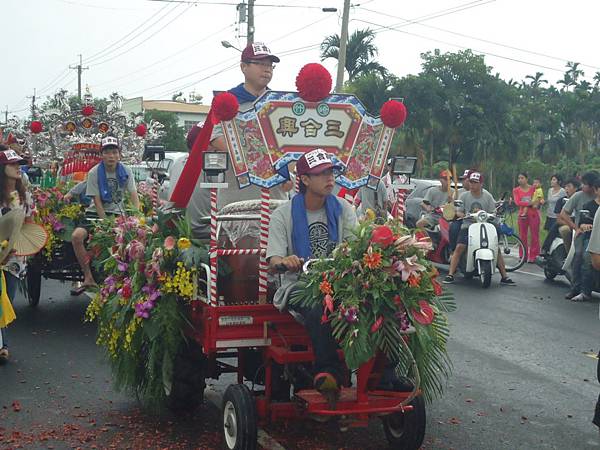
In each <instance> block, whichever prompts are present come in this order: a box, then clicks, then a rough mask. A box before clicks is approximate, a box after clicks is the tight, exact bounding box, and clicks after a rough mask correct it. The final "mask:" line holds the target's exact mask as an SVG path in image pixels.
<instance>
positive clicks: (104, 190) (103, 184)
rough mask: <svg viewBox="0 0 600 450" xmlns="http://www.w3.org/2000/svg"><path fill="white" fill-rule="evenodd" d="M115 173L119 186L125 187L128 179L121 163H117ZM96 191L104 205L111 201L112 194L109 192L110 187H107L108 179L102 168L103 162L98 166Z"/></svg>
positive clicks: (104, 169)
mask: <svg viewBox="0 0 600 450" xmlns="http://www.w3.org/2000/svg"><path fill="white" fill-rule="evenodd" d="M115 173H116V175H117V181H118V182H119V186H121V187H123V186H125V183H127V179H128V178H129V175H128V174H127V170H125V166H124V165H123V164H121V163H117V167H116V169H115ZM98 189H99V191H100V198H101V199H102V201H103V202H104V203H108V202H110V201H111V200H112V192H110V186H109V185H108V179H107V178H106V167H104V161H102V162H101V163H100V164H99V165H98Z"/></svg>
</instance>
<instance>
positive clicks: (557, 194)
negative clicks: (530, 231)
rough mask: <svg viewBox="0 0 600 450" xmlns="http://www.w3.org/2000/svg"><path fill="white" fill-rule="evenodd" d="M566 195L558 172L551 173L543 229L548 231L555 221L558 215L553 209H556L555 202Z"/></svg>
mask: <svg viewBox="0 0 600 450" xmlns="http://www.w3.org/2000/svg"><path fill="white" fill-rule="evenodd" d="M566 196H567V192H566V191H565V190H564V189H563V187H562V177H561V176H560V175H558V174H554V175H552V177H551V178H550V188H548V195H547V198H548V201H547V202H546V205H547V206H548V209H547V211H546V222H545V223H544V230H546V231H550V229H551V228H552V226H553V225H554V224H555V223H556V217H557V216H558V213H556V212H555V211H554V210H555V209H556V204H557V203H558V201H559V200H560V199H561V198H564V197H566Z"/></svg>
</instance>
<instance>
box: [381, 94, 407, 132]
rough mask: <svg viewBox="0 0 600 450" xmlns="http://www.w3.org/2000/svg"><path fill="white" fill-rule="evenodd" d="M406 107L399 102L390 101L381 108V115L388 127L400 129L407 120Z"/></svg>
mask: <svg viewBox="0 0 600 450" xmlns="http://www.w3.org/2000/svg"><path fill="white" fill-rule="evenodd" d="M407 114H408V113H407V112H406V106H404V103H401V102H399V101H397V100H388V101H387V102H385V103H384V104H383V105H382V106H381V110H380V111H379V115H380V116H381V121H382V122H383V124H384V125H385V126H386V127H389V128H398V127H399V126H400V125H402V124H403V123H404V121H405V120H406V115H407Z"/></svg>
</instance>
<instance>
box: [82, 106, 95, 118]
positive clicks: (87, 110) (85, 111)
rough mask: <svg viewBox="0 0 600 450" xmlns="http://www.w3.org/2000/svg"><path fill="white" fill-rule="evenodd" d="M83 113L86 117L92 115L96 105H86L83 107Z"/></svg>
mask: <svg viewBox="0 0 600 450" xmlns="http://www.w3.org/2000/svg"><path fill="white" fill-rule="evenodd" d="M81 114H83V115H84V116H86V117H88V116H91V115H92V114H94V107H93V106H92V105H85V106H84V107H83V108H82V109H81Z"/></svg>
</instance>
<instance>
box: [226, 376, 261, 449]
mask: <svg viewBox="0 0 600 450" xmlns="http://www.w3.org/2000/svg"><path fill="white" fill-rule="evenodd" d="M257 419H258V418H257V416H256V408H255V405H254V398H253V397H252V393H251V392H250V389H248V387H247V386H246V385H243V384H232V385H231V386H229V387H228V388H227V390H226V391H225V395H224V396H223V434H224V440H225V448H226V449H228V450H255V449H256V448H257V445H258V443H257V432H258V425H257Z"/></svg>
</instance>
